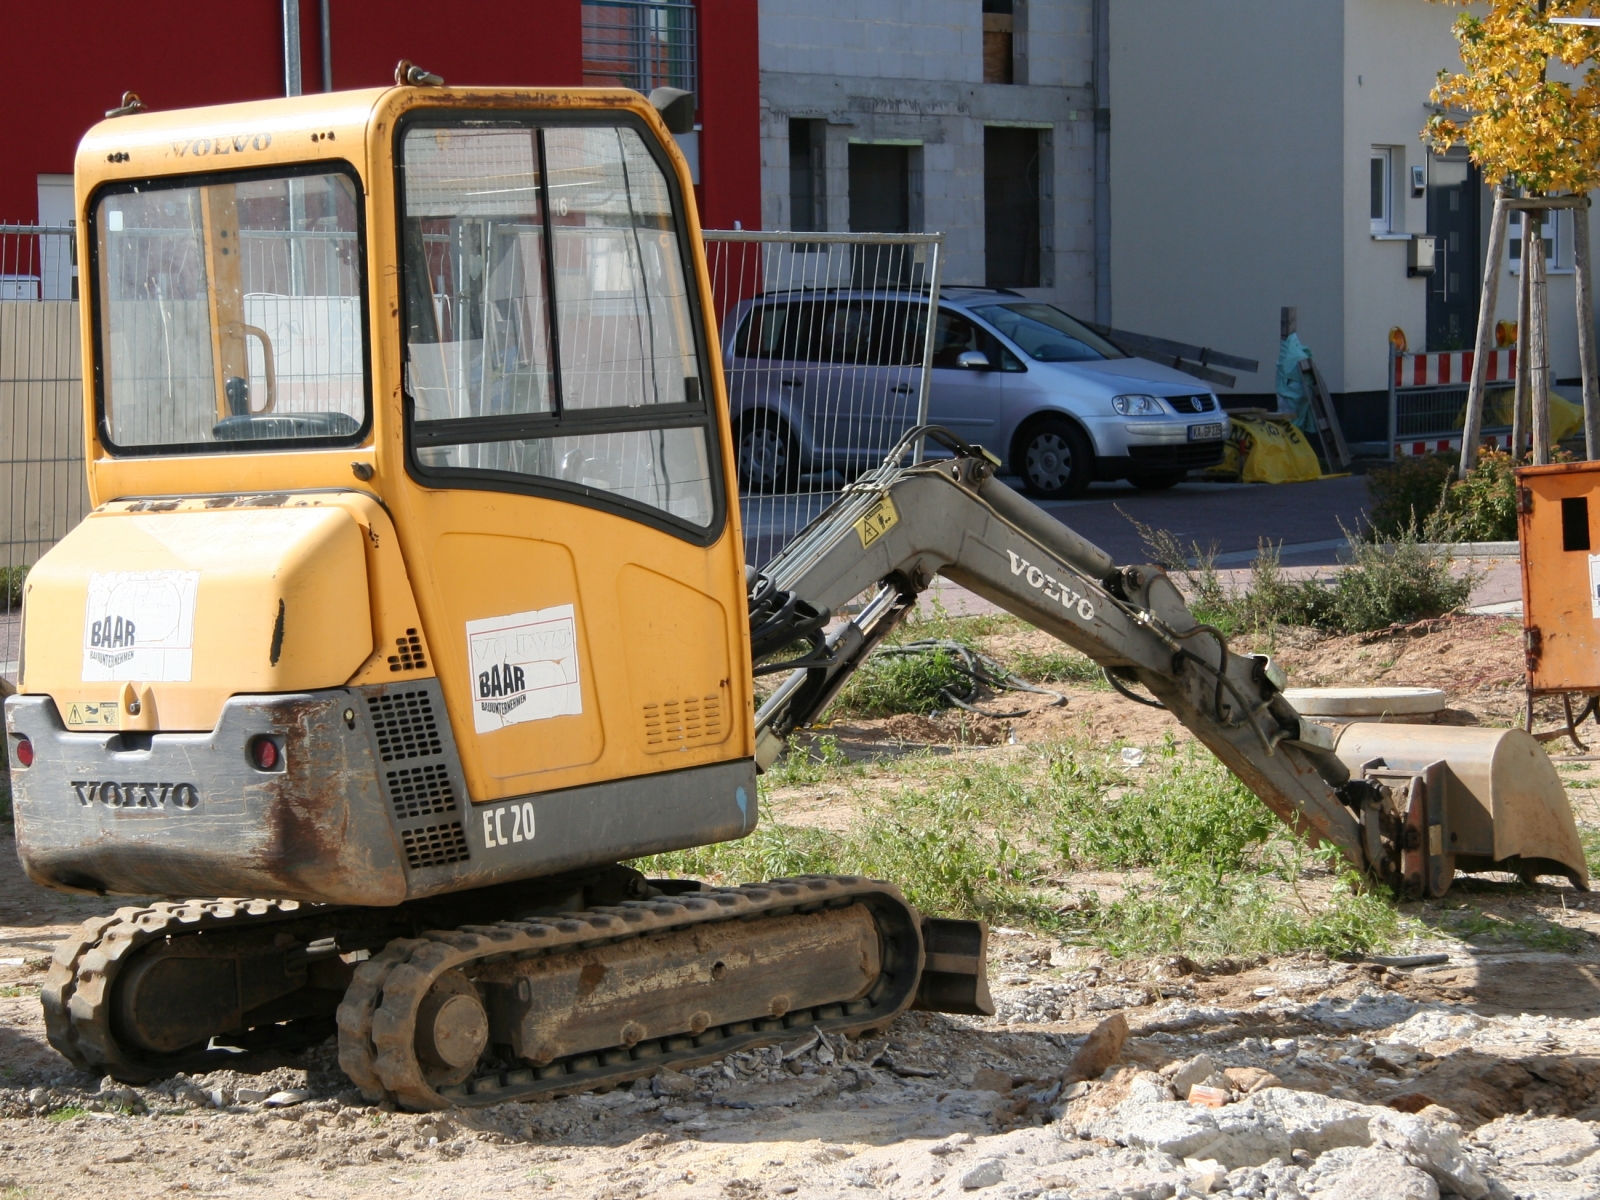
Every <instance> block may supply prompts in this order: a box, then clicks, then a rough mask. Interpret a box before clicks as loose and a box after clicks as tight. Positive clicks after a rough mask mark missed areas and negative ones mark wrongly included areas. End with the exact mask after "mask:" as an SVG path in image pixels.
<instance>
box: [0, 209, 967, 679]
mask: <svg viewBox="0 0 1600 1200" xmlns="http://www.w3.org/2000/svg"><path fill="white" fill-rule="evenodd" d="M154 233H159V231H153V234H154ZM705 238H706V243H707V255H708V258H709V262H710V267H711V273H712V285H713V293H714V298H715V306H716V317H717V328H718V330H719V331H720V333H719V336H720V338H721V350H722V355H723V361H724V364H725V366H726V369H727V379H728V392H729V402H730V409H731V414H730V415H731V417H732V419H733V422H734V431H735V441H736V446H737V450H738V453H739V456H740V479H741V485H742V486H741V492H742V495H741V509H742V513H743V518H744V533H745V546H746V552H747V554H748V556H749V559H750V561H751V562H753V563H756V564H760V563H763V562H765V561H766V560H768V559H770V558H771V557H772V556H773V555H774V554H775V553H776V552H777V551H778V550H779V549H781V548H782V546H783V545H784V544H785V543H786V542H788V541H789V540H790V539H791V538H792V537H793V536H794V535H795V534H796V533H798V532H799V531H800V530H801V529H803V528H804V527H805V526H806V525H807V524H808V523H809V522H810V521H811V520H812V519H813V518H814V517H815V516H816V515H817V514H818V513H820V512H821V511H822V510H823V509H824V508H825V507H827V505H828V504H829V503H831V502H832V501H833V499H835V498H836V496H837V495H838V492H839V489H840V488H841V487H843V486H844V485H845V484H846V483H848V482H849V481H850V480H851V479H853V478H854V477H855V476H856V475H858V474H860V473H861V472H862V471H864V470H866V469H868V468H869V467H872V466H875V465H876V464H877V463H879V462H881V461H882V459H883V457H884V455H885V454H887V453H888V451H889V450H890V449H891V448H892V447H893V446H894V444H895V443H896V442H897V441H899V440H900V439H901V438H902V437H903V436H904V435H905V433H906V432H907V431H908V430H910V429H911V428H913V427H914V426H917V425H920V424H923V423H924V422H925V419H926V414H927V411H928V391H929V386H930V380H931V372H930V367H931V363H932V355H933V352H934V346H935V341H936V338H937V332H938V322H937V321H934V320H930V317H931V316H932V314H934V313H935V312H936V311H937V308H938V296H939V278H940V269H941V248H942V236H941V235H939V234H841V233H818V234H796V233H750V232H744V231H738V230H734V231H709V232H707V233H706V235H705ZM146 240H147V241H148V243H149V244H148V245H146V244H145V243H144V242H138V244H133V243H130V244H129V245H127V246H124V247H123V252H124V253H134V254H137V255H144V254H149V255H158V254H160V253H163V252H164V251H163V246H164V245H165V243H163V242H162V241H161V239H160V238H159V237H156V236H152V237H151V238H150V239H146ZM325 240H326V239H324V241H325ZM302 243H303V244H302ZM73 246H74V243H73V235H72V230H70V229H63V228H55V227H47V226H36V225H9V226H0V463H3V464H4V466H5V481H4V487H3V488H0V534H3V537H0V543H3V548H0V572H3V574H0V673H3V674H5V675H6V676H7V677H8V678H11V679H13V680H14V679H15V672H16V660H17V657H18V649H19V646H20V635H19V629H18V624H19V615H20V601H21V590H22V586H21V585H22V578H23V575H24V573H25V571H26V569H27V568H28V567H31V566H32V565H33V564H34V563H35V562H37V561H38V559H39V557H40V556H41V555H42V554H44V552H45V551H47V550H48V549H49V548H50V547H51V546H53V545H54V544H55V543H56V542H57V541H59V540H60V539H61V538H62V537H63V536H65V534H66V533H67V532H68V531H69V530H70V529H71V528H72V527H73V526H74V525H76V524H77V523H78V522H79V521H80V520H82V518H83V515H84V513H85V512H86V511H87V510H88V495H87V489H86V485H85V478H84V463H83V382H82V369H81V362H82V356H81V354H80V349H79V338H78V305H77V301H76V300H75V299H72V298H70V297H72V296H73V295H74V294H75V288H73V287H71V286H70V285H71V284H72V283H75V277H69V276H68V275H67V274H66V273H64V272H62V271H61V270H60V269H59V264H60V263H61V262H70V260H71V258H72V256H73V253H74V251H73ZM242 249H244V250H245V251H247V258H248V260H249V264H250V265H251V267H252V268H253V269H252V271H251V272H250V277H251V282H250V286H249V287H248V288H247V291H248V294H247V295H246V296H245V306H246V310H247V312H248V314H249V320H250V322H251V324H252V325H253V326H256V327H259V328H261V329H263V330H267V331H271V332H272V333H273V334H275V335H277V336H272V339H271V340H272V342H273V344H275V345H276V346H277V347H279V351H278V353H277V354H276V356H275V371H274V372H273V374H274V377H275V386H274V385H269V384H268V382H267V380H266V378H265V377H264V376H265V372H266V367H267V364H266V363H265V362H264V361H261V358H262V356H261V352H260V351H259V350H257V349H256V347H255V346H253V345H252V346H251V354H250V362H249V370H250V374H251V376H252V383H253V384H255V385H256V386H253V387H252V388H251V391H252V392H254V393H257V394H264V393H267V392H269V391H275V392H276V393H277V397H278V406H279V407H280V408H282V409H284V410H299V409H300V408H302V407H305V406H306V405H308V404H310V405H312V406H313V407H317V406H320V407H329V406H330V405H329V403H328V401H329V397H328V396H326V395H323V394H322V393H323V392H325V391H327V390H328V389H329V388H330V387H331V388H332V389H333V390H334V391H335V392H338V391H341V390H342V388H341V387H340V384H341V382H342V381H343V380H344V379H345V376H346V375H348V376H350V378H351V379H353V380H356V381H357V382H358V381H359V374H360V365H359V359H360V339H359V332H360V330H359V320H360V317H359V303H358V300H357V298H356V297H355V295H354V290H353V288H351V287H349V286H346V283H347V281H345V280H344V279H343V278H342V275H341V273H340V270H339V267H338V265H337V264H338V262H339V256H338V255H337V254H336V251H337V249H338V247H330V246H327V245H324V244H323V242H322V241H317V240H316V239H305V238H297V237H293V236H288V235H278V236H276V237H274V236H271V235H270V234H263V235H262V236H261V237H260V238H254V239H251V241H250V244H249V245H242ZM324 258H326V261H324ZM135 265H137V264H135ZM57 275H60V276H62V278H60V279H57V278H56V276H57ZM308 293H310V294H308ZM56 296H65V297H69V298H60V299H57V298H53V297H56ZM168 308H169V310H171V309H173V305H172V304H169V305H168ZM177 315H181V314H177ZM168 316H169V318H173V317H174V316H175V313H174V312H172V311H169V313H168ZM308 330H310V331H312V332H314V333H315V334H316V335H317V336H316V337H310V336H308V334H307V331H308ZM296 331H297V332H296ZM170 365H171V364H170V363H169V364H168V366H169V367H170ZM168 373H169V374H170V372H168ZM258 375H260V376H263V378H260V379H256V378H255V377H256V376H258ZM208 382H209V378H208ZM313 383H314V386H313ZM313 392H315V393H316V394H312V393H313ZM302 393H304V394H302ZM335 399H337V397H335ZM332 406H333V407H337V405H332ZM206 407H207V410H208V411H209V407H210V406H209V405H207V406H206ZM916 453H918V454H920V447H918V448H917V451H916Z"/></svg>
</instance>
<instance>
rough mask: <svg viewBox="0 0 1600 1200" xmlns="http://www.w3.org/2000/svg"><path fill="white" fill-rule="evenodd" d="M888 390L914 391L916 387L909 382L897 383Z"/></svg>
mask: <svg viewBox="0 0 1600 1200" xmlns="http://www.w3.org/2000/svg"><path fill="white" fill-rule="evenodd" d="M889 390H890V391H891V392H914V391H916V390H917V389H916V388H914V387H912V386H911V385H910V384H909V383H897V384H895V385H894V386H893V387H892V388H890V389H889Z"/></svg>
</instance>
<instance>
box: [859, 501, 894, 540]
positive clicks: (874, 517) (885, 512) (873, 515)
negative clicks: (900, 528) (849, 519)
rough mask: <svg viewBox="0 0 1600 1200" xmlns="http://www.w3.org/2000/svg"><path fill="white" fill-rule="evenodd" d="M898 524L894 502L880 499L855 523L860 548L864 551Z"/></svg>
mask: <svg viewBox="0 0 1600 1200" xmlns="http://www.w3.org/2000/svg"><path fill="white" fill-rule="evenodd" d="M899 522H900V514H899V513H897V512H895V510H894V501H893V500H891V499H889V497H888V496H884V497H882V498H881V499H880V500H879V501H878V502H877V503H876V504H874V505H873V506H872V507H871V508H869V509H867V512H866V515H865V516H863V517H862V518H861V519H860V520H859V521H857V522H856V535H857V536H858V537H860V538H861V548H862V549H863V550H865V549H866V548H867V547H868V546H870V545H872V543H873V542H875V541H877V540H878V539H879V538H881V537H882V536H883V535H884V534H886V533H888V532H889V530H891V529H893V528H894V527H895V526H896V525H897V524H899Z"/></svg>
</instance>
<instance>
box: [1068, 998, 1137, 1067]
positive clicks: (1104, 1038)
mask: <svg viewBox="0 0 1600 1200" xmlns="http://www.w3.org/2000/svg"><path fill="white" fill-rule="evenodd" d="M1127 1040H1128V1018H1127V1017H1125V1016H1123V1015H1122V1014H1121V1013H1117V1014H1116V1015H1115V1016H1111V1017H1107V1018H1106V1019H1105V1020H1104V1021H1101V1022H1100V1024H1098V1025H1096V1026H1095V1027H1094V1028H1093V1029H1092V1030H1090V1031H1089V1036H1088V1037H1086V1038H1084V1040H1083V1045H1081V1046H1079V1047H1078V1052H1077V1054H1075V1055H1073V1058H1072V1064H1071V1065H1070V1066H1069V1067H1068V1068H1067V1069H1066V1071H1065V1072H1064V1073H1063V1074H1062V1076H1061V1082H1062V1083H1075V1082H1077V1081H1078V1080H1080V1079H1098V1078H1099V1077H1100V1076H1101V1075H1102V1074H1104V1073H1105V1069H1106V1068H1107V1067H1109V1066H1110V1065H1111V1064H1112V1063H1114V1062H1116V1061H1117V1060H1118V1059H1119V1058H1121V1057H1122V1046H1123V1043H1125V1042H1126V1041H1127Z"/></svg>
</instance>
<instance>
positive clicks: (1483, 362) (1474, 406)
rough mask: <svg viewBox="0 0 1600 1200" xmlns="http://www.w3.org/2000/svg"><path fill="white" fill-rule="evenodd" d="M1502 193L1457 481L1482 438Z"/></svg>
mask: <svg viewBox="0 0 1600 1200" xmlns="http://www.w3.org/2000/svg"><path fill="white" fill-rule="evenodd" d="M1510 215H1511V214H1510V212H1509V210H1507V208H1506V189H1505V188H1504V187H1503V186H1502V187H1497V188H1495V189H1494V216H1493V217H1491V218H1490V220H1489V255H1488V258H1487V260H1486V261H1485V263H1484V267H1483V294H1482V296H1481V297H1480V298H1479V300H1478V342H1477V349H1476V350H1475V351H1474V352H1473V355H1472V382H1471V383H1470V384H1469V385H1468V387H1467V411H1466V418H1465V421H1464V423H1463V425H1462V428H1461V469H1460V471H1459V474H1460V476H1461V478H1463V479H1465V478H1466V477H1467V472H1468V471H1470V470H1472V468H1473V467H1475V466H1477V465H1478V439H1479V438H1480V437H1482V436H1483V388H1484V383H1485V381H1486V380H1487V379H1488V371H1489V355H1491V354H1492V353H1494V306H1495V301H1496V300H1497V299H1498V298H1499V292H1500V261H1501V259H1502V258H1503V257H1504V256H1505V251H1506V225H1507V222H1508V218H1509V217H1510Z"/></svg>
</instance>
